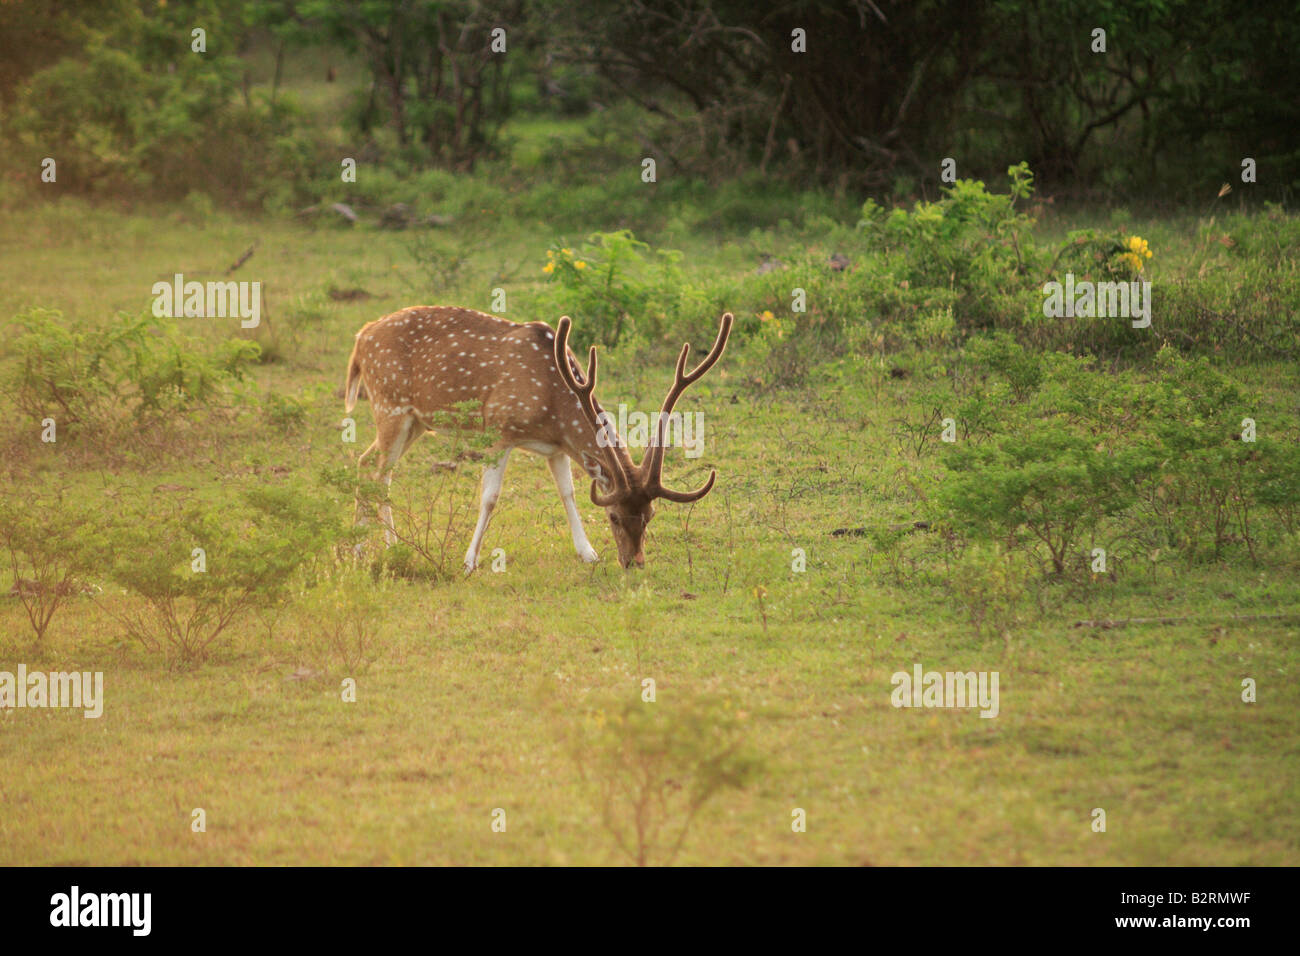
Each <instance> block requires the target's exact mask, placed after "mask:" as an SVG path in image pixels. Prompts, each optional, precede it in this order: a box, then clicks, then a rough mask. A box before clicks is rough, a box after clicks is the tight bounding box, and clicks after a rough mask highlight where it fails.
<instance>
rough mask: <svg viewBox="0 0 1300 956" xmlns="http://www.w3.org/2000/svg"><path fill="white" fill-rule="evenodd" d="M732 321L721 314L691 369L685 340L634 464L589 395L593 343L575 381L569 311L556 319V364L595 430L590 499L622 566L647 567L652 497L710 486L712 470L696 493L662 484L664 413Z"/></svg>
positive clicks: (696, 496) (679, 495)
mask: <svg viewBox="0 0 1300 956" xmlns="http://www.w3.org/2000/svg"><path fill="white" fill-rule="evenodd" d="M733 321H734V320H733V318H732V315H731V313H730V312H727V313H725V314H724V315H723V316H722V323H721V326H720V327H719V329H718V337H717V339H716V340H715V341H714V343H713V348H711V349H710V350H709V354H708V355H706V356H705V357H704V360H703V361H701V362H700V364H699V365H697V366H695V368H694V369H692V370H691V371H690V373H687V371H686V359H687V357H688V356H689V355H690V352H691V347H690V344H689V343H688V344H686V345H683V346H682V351H681V354H680V355H679V356H677V373H676V375H675V376H674V378H673V385H672V388H670V389H669V390H668V395H667V397H665V398H664V403H663V408H662V409H661V411H660V412H659V417H658V420H657V421H656V423H655V429H654V434H653V435H652V436H651V439H650V448H649V449H648V450H647V451H646V454H645V458H644V459H643V460H642V461H641V464H640V465H639V466H638V465H634V464H633V463H632V459H631V457H630V456H629V455H628V454H627V451H626V450H625V449H624V448H623V445H622V439H621V438H620V437H619V435H618V432H617V431H616V430H615V429H614V426H613V424H612V423H611V421H610V419H609V416H608V415H607V414H606V413H605V412H604V410H602V409H601V407H600V405H599V404H598V403H597V402H596V398H595V395H594V394H593V393H594V392H595V389H596V346H594V345H593V346H592V347H591V351H590V352H589V353H588V357H587V374H586V375H585V376H584V377H583V379H582V380H581V381H579V380H578V378H577V371H578V370H577V365H576V362H572V363H571V361H570V356H569V349H568V345H569V329H570V328H571V327H572V325H573V322H572V320H571V319H570V318H569V317H568V316H567V315H566V316H564V317H563V318H561V319H560V324H559V327H558V328H557V330H556V333H555V364H556V367H557V368H558V369H559V371H560V376H561V377H562V378H563V379H564V382H565V384H566V385H568V387H569V390H570V391H572V392H573V394H574V395H576V396H577V397H578V401H579V403H580V404H581V405H582V410H583V413H584V414H585V415H586V416H587V420H588V421H589V422H590V423H591V425H592V427H593V428H594V429H595V433H596V444H597V446H598V448H599V449H600V455H599V457H598V460H597V461H595V462H592V461H590V460H584V462H583V464H584V466H585V467H586V468H587V470H588V471H589V472H591V473H593V474H594V475H595V476H596V477H595V480H593V481H592V483H591V500H592V502H593V503H595V504H597V505H599V506H600V507H602V508H604V509H605V513H606V514H607V515H608V516H609V525H610V530H611V531H613V533H614V543H615V544H617V545H618V563H619V564H621V565H622V566H623V567H625V568H630V567H632V565H636V566H637V567H638V568H640V567H644V566H645V549H644V544H645V533H646V529H647V528H648V527H649V526H650V519H651V518H653V517H654V514H655V507H654V503H655V500H656V499H659V498H663V499H665V500H667V501H680V502H686V503H689V502H692V501H699V500H700V499H701V498H703V497H704V496H705V495H707V494H708V493H709V492H710V491H712V490H713V482H714V481H715V480H716V479H717V477H718V473H717V472H716V471H710V472H709V478H708V480H707V481H706V482H704V484H703V485H702V486H701V487H699V488H697V489H696V490H695V491H673V490H672V489H671V488H665V487H664V485H663V482H662V480H661V478H662V474H663V467H664V447H665V445H666V444H667V429H668V416H669V415H671V414H672V411H673V407H674V406H675V405H676V404H677V399H678V398H679V397H680V396H681V394H682V392H684V391H686V388H687V387H688V386H689V385H691V384H692V383H693V382H697V381H699V379H700V378H702V377H703V375H704V373H705V372H707V371H708V370H709V369H711V368H712V367H713V365H714V363H716V362H717V361H718V359H719V358H720V357H721V355H722V350H723V349H724V348H725V347H726V345H727V337H728V336H730V335H731V324H732V322H733ZM591 457H593V456H590V455H584V459H589V458H591Z"/></svg>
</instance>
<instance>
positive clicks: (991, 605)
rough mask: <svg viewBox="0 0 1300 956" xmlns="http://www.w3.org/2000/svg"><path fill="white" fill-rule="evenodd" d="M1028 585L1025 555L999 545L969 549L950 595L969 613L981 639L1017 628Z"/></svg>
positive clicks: (954, 569)
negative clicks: (1020, 608) (989, 632)
mask: <svg viewBox="0 0 1300 956" xmlns="http://www.w3.org/2000/svg"><path fill="white" fill-rule="evenodd" d="M1028 585H1029V573H1028V568H1027V567H1026V565H1025V560H1024V555H1023V554H1021V553H1019V552H1016V551H1010V550H1007V549H1006V548H1004V547H1001V546H1000V545H996V544H995V545H992V546H982V545H979V544H973V545H971V546H969V547H968V548H967V549H966V550H965V552H964V553H963V554H962V555H961V557H960V558H959V559H958V560H957V561H956V562H955V563H954V564H953V566H952V569H951V571H950V576H949V587H950V589H951V591H950V593H951V594H952V595H953V597H954V598H955V599H956V601H957V602H958V604H960V605H961V607H962V608H963V609H964V610H965V611H966V615H967V617H968V619H969V620H970V624H971V627H972V628H973V629H974V630H975V634H976V636H977V637H983V636H985V633H986V632H987V631H991V632H992V633H993V634H995V635H998V634H1002V633H1005V632H1006V631H1008V630H1011V629H1013V628H1014V627H1015V626H1016V624H1017V623H1018V621H1017V617H1016V611H1017V609H1018V608H1019V607H1020V605H1021V603H1022V602H1023V600H1024V594H1025V590H1026V588H1027V587H1028Z"/></svg>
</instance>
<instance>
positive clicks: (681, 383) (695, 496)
mask: <svg viewBox="0 0 1300 956" xmlns="http://www.w3.org/2000/svg"><path fill="white" fill-rule="evenodd" d="M734 321H735V318H734V316H732V314H731V313H730V312H726V313H724V314H723V316H722V324H721V326H720V327H719V329H718V337H717V339H715V340H714V342H713V348H711V349H710V350H709V354H708V355H706V356H704V359H703V361H701V362H700V364H699V365H697V366H695V368H694V369H692V370H691V372H690V373H689V374H687V373H686V359H687V357H688V356H689V355H690V354H691V345H690V343H689V342H687V343H686V344H685V345H683V346H682V351H681V354H680V355H678V356H677V371H676V374H675V375H674V376H673V385H672V388H670V389H669V390H668V395H667V396H666V397H665V398H664V404H663V409H662V410H661V411H660V412H659V421H658V423H657V425H656V429H655V440H654V442H653V443H651V445H650V450H649V451H648V452H646V456H645V460H644V461H643V462H641V468H640V471H639V473H638V475H637V477H638V479H639V484H640V485H641V486H642V488H644V489H645V490H646V491H647V492H648V493H649V494H650V496H651V497H654V498H667V499H668V500H669V501H679V502H691V501H699V500H700V499H701V498H703V497H704V496H705V495H707V494H708V493H709V492H710V491H712V490H713V482H714V481H715V480H716V479H717V477H718V473H717V472H716V471H710V472H709V480H708V481H706V482H705V483H704V485H703V487H701V488H699V489H697V490H695V491H673V490H671V489H669V488H665V487H664V486H663V481H662V478H663V469H664V445H665V444H666V443H667V435H666V430H667V428H668V416H669V415H671V414H672V412H673V407H674V406H675V405H676V404H677V399H678V398H680V397H681V394H682V392H684V391H686V389H687V388H688V387H689V386H690V385H692V384H694V383H695V382H698V381H699V380H700V379H701V378H702V377H703V376H704V373H705V372H707V371H708V370H709V369H711V368H713V366H714V363H716V362H717V361H718V359H719V358H721V357H722V350H723V349H724V348H726V346H727V339H728V337H729V336H730V335H731V325H732V323H733V322H734ZM593 355H594V351H593Z"/></svg>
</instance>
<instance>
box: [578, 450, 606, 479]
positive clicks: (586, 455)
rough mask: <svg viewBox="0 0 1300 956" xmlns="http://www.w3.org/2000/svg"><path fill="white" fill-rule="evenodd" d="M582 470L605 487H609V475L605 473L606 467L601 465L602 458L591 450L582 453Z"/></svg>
mask: <svg viewBox="0 0 1300 956" xmlns="http://www.w3.org/2000/svg"><path fill="white" fill-rule="evenodd" d="M582 470H583V471H585V472H586V473H587V474H589V475H590V476H591V477H592V478H595V479H596V480H597V481H599V482H600V483H601V484H602V485H604V486H605V487H607V488H608V487H609V475H607V474H605V469H604V468H602V467H601V465H600V459H599V458H597V457H596V456H595V455H593V454H592V453H591V452H589V451H584V452H583V453H582Z"/></svg>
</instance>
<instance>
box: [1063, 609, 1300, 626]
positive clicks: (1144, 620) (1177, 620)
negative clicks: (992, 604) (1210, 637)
mask: <svg viewBox="0 0 1300 956" xmlns="http://www.w3.org/2000/svg"><path fill="white" fill-rule="evenodd" d="M1289 618H1300V611H1286V612H1283V613H1281V614H1233V615H1230V616H1228V617H1226V618H1222V617H1207V616H1206V615H1203V614H1193V615H1190V616H1188V617H1120V618H1114V619H1102V620H1096V621H1086V620H1085V621H1075V622H1074V623H1073V624H1071V625H1070V627H1099V628H1101V629H1102V630H1110V629H1112V628H1116V627H1124V626H1125V625H1126V624H1189V623H1194V622H1197V621H1204V622H1209V623H1225V622H1229V621H1281V620H1287V619H1289Z"/></svg>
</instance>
